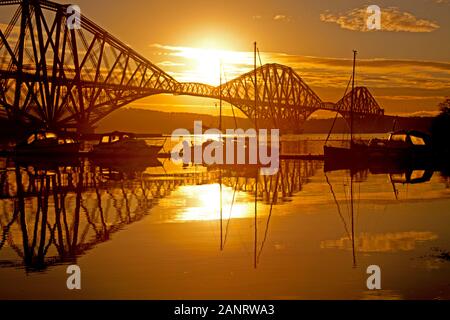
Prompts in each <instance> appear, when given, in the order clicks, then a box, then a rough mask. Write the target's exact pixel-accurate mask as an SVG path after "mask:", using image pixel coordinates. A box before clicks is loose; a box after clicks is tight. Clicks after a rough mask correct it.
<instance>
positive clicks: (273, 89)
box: [0, 0, 384, 132]
mask: <svg viewBox="0 0 450 320" xmlns="http://www.w3.org/2000/svg"><path fill="white" fill-rule="evenodd" d="M0 8H1V9H5V8H6V9H8V10H10V11H11V16H12V17H11V20H10V22H9V24H8V25H7V26H4V25H2V26H1V30H0V117H1V118H4V119H8V120H9V121H10V122H11V123H13V124H17V125H25V126H27V127H46V128H53V129H65V128H74V129H77V130H81V131H83V130H88V129H90V128H92V127H93V126H94V125H95V124H96V123H97V122H98V121H100V120H101V119H103V118H104V117H106V116H107V115H108V114H110V113H111V112H113V111H114V110H116V109H118V108H121V107H123V106H125V105H127V104H129V103H130V102H132V101H135V100H137V99H141V98H143V97H147V96H151V95H156V94H175V95H191V96H199V97H208V98H214V99H219V98H220V97H222V99H223V100H224V101H227V102H229V103H231V104H233V105H234V106H236V107H237V108H239V109H240V110H241V111H242V112H243V113H244V114H245V115H246V116H248V117H249V118H250V119H252V120H255V118H258V120H259V119H260V120H259V121H260V123H261V124H262V125H264V126H266V127H274V128H280V129H282V130H286V131H294V132H295V131H299V129H300V128H301V127H302V125H303V123H304V121H306V119H307V118H308V117H309V116H310V115H311V114H312V113H313V112H315V111H317V110H320V109H323V110H330V111H337V112H339V113H341V114H342V115H343V116H344V117H345V118H348V114H349V110H350V109H349V106H350V104H349V101H350V99H351V93H349V94H348V95H347V96H345V97H344V98H343V99H342V100H341V101H339V102H338V103H325V102H322V101H321V99H320V98H319V97H318V96H317V95H316V94H315V93H314V92H313V91H312V90H311V88H310V87H308V85H307V84H306V83H305V82H304V81H303V80H302V79H301V77H300V76H299V75H298V74H297V73H296V72H295V71H294V70H293V69H292V68H289V67H287V66H283V65H279V64H267V65H264V66H262V67H260V68H258V69H257V70H256V74H257V81H256V82H257V84H256V90H255V81H254V71H251V72H249V73H246V74H244V75H242V76H240V77H238V78H236V79H234V80H231V81H229V82H227V83H225V84H223V85H222V86H219V87H213V86H209V85H205V84H201V83H181V82H178V81H177V80H175V79H174V78H173V77H172V76H170V75H169V74H168V73H166V72H164V71H163V70H161V69H160V68H159V67H158V66H156V65H155V64H153V63H152V62H150V61H149V60H147V59H146V58H145V57H143V56H142V55H140V54H139V53H137V52H136V51H134V50H133V49H131V48H130V47H129V46H127V45H126V44H124V43H123V42H121V41H119V40H118V39H117V38H115V37H114V36H113V35H111V34H109V33H108V32H107V31H105V30H104V29H102V28H101V27H99V26H98V25H96V24H95V23H94V22H93V21H91V20H89V19H88V18H86V17H85V16H81V19H80V23H81V25H80V27H81V28H79V29H70V28H69V27H68V23H67V22H68V19H70V16H71V13H70V11H69V13H67V12H68V10H67V8H68V5H63V4H58V3H54V2H50V1H45V0H11V1H7V0H3V1H0ZM255 91H256V92H257V93H258V94H257V97H256V100H257V101H256V102H257V103H256V105H257V106H258V107H257V108H255ZM354 112H355V114H356V115H358V116H359V117H368V116H380V115H383V114H384V111H383V109H381V108H380V106H379V105H378V104H377V102H376V101H375V99H374V98H373V96H372V95H371V94H370V92H369V91H368V89H367V88H365V87H358V88H355V108H354Z"/></svg>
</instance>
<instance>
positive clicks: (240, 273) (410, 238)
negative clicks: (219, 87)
mask: <svg viewBox="0 0 450 320" xmlns="http://www.w3.org/2000/svg"><path fill="white" fill-rule="evenodd" d="M323 139H324V137H323V136H319V135H315V136H296V137H285V138H284V139H283V141H284V142H283V150H284V151H283V152H284V153H302V154H319V153H321V152H322V146H323ZM332 143H338V141H337V138H336V139H334V141H333V142H332ZM0 167H1V169H0V227H1V229H0V231H1V237H0V299H75V298H76V299H450V263H449V251H450V228H449V222H450V178H449V177H448V176H447V175H446V174H444V173H441V172H439V171H437V170H436V171H435V170H434V169H433V168H431V169H430V168H427V169H422V168H396V169H395V170H394V169H392V170H391V169H390V168H385V169H383V168H381V169H378V170H370V169H367V170H360V171H357V172H356V171H353V170H340V171H332V172H324V163H323V162H322V161H304V160H282V161H281V163H280V170H279V172H278V174H276V175H273V176H261V175H259V174H258V170H257V169H255V168H251V167H245V168H242V167H240V168H235V167H205V166H200V165H198V166H192V165H190V166H181V165H177V164H174V163H173V162H171V160H170V159H159V160H158V161H155V160H148V159H144V160H139V161H138V160H132V159H106V160H105V159H104V160H101V161H99V160H89V159H72V160H70V161H67V160H65V161H58V160H55V159H47V160H36V159H34V160H33V159H29V160H27V161H20V162H18V161H13V160H11V159H1V161H0ZM255 195H256V200H257V201H256V206H255ZM352 207H353V210H352ZM69 265H78V266H79V267H80V269H81V290H68V288H67V285H66V280H67V278H68V276H69V275H68V274H67V273H66V269H67V267H68V266H69ZM371 265H377V266H379V267H380V270H381V289H380V290H369V289H368V287H367V284H366V281H367V278H368V277H369V276H370V275H369V274H367V268H368V266H371Z"/></svg>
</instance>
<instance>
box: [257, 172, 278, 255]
mask: <svg viewBox="0 0 450 320" xmlns="http://www.w3.org/2000/svg"><path fill="white" fill-rule="evenodd" d="M279 178H280V174H279V173H277V180H276V182H275V191H274V193H273V197H272V201H271V203H270V210H269V216H268V217H267V223H266V230H265V231H264V238H263V241H262V243H261V248H260V249H259V253H258V263H259V258H260V257H261V254H262V251H263V249H264V245H265V243H266V239H267V235H268V231H269V224H270V219H271V217H272V209H273V205H274V203H275V197H276V196H277V195H278V181H279Z"/></svg>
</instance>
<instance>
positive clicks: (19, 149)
mask: <svg viewBox="0 0 450 320" xmlns="http://www.w3.org/2000/svg"><path fill="white" fill-rule="evenodd" d="M79 149H80V143H79V142H78V141H77V140H76V139H74V138H73V137H68V136H64V135H62V134H58V133H56V132H53V131H43V130H42V131H37V132H34V133H33V134H31V135H30V136H29V137H28V139H27V140H26V141H23V142H22V143H19V144H17V145H16V148H15V154H16V155H17V156H31V155H33V156H44V157H47V156H49V157H50V156H73V155H76V154H78V151H79Z"/></svg>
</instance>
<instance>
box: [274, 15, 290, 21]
mask: <svg viewBox="0 0 450 320" xmlns="http://www.w3.org/2000/svg"><path fill="white" fill-rule="evenodd" d="M273 20H275V21H284V22H290V21H291V17H289V16H286V15H284V14H276V15H274V16H273Z"/></svg>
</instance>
